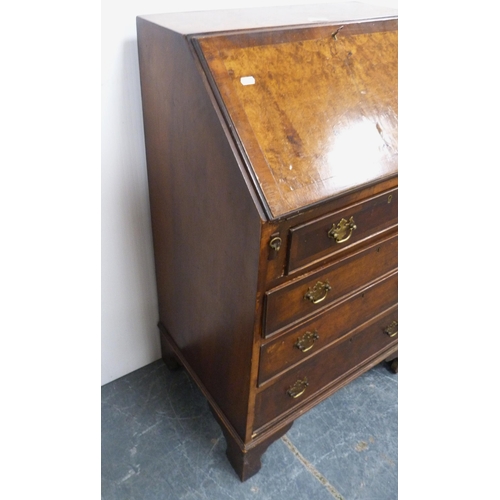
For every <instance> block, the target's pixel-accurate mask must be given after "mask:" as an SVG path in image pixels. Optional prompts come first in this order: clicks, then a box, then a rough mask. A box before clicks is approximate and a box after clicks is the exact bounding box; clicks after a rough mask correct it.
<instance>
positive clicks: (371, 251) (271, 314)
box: [264, 234, 398, 337]
mask: <svg viewBox="0 0 500 500" xmlns="http://www.w3.org/2000/svg"><path fill="white" fill-rule="evenodd" d="M397 266H398V240H397V234H394V235H391V236H389V237H387V238H385V239H383V240H379V241H378V242H377V243H375V244H374V245H373V246H370V247H368V248H365V249H363V250H361V251H359V252H356V253H355V254H353V255H350V256H348V257H346V258H344V259H342V260H340V261H338V262H335V263H334V264H332V265H330V266H328V267H325V268H323V269H321V270H319V271H317V272H314V273H310V274H308V275H306V276H304V277H302V278H300V279H298V280H294V281H291V282H288V283H285V284H283V285H280V286H279V287H276V288H274V289H272V290H269V291H268V292H266V300H265V316H264V336H265V337H269V336H271V335H272V334H274V333H277V332H278V331H280V330H282V329H283V328H289V327H291V326H292V325H293V323H295V322H298V321H303V320H305V319H307V318H309V317H312V316H313V315H316V314H318V313H320V312H322V311H323V310H324V309H325V308H326V307H328V306H329V305H331V304H333V302H335V301H336V300H338V299H341V298H342V297H343V296H345V295H348V294H350V293H353V292H355V291H356V290H358V289H361V288H363V287H364V286H365V285H367V284H369V283H370V282H373V281H375V280H377V279H378V278H380V276H382V275H384V274H388V273H390V272H391V271H394V270H396V269H397Z"/></svg>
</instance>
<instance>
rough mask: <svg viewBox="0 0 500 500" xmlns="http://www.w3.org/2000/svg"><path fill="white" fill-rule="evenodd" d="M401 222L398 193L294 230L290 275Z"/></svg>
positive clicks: (395, 190) (388, 192)
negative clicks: (399, 220)
mask: <svg viewBox="0 0 500 500" xmlns="http://www.w3.org/2000/svg"><path fill="white" fill-rule="evenodd" d="M397 222H398V190H397V189H393V190H391V191H387V192H385V193H383V194H381V195H379V196H375V197H373V198H370V199H369V200H366V201H364V202H362V203H358V204H356V205H352V206H350V207H349V208H346V209H343V210H340V211H338V212H334V213H332V214H328V215H327V216H324V217H321V218H320V219H316V220H314V221H311V222H307V223H306V224H302V225H300V226H297V227H294V228H292V229H290V255H289V259H288V272H289V273H290V272H293V271H296V270H299V269H302V268H304V267H305V266H307V265H309V264H312V263H313V262H316V261H318V260H320V259H323V258H325V257H330V256H333V255H335V254H337V253H340V252H342V251H343V250H345V249H347V248H352V247H354V246H355V245H357V244H359V243H361V242H362V241H365V240H367V239H369V238H371V237H373V236H374V235H376V234H377V233H380V232H381V231H384V230H385V229H387V228H389V227H391V226H395V225H396V224H397Z"/></svg>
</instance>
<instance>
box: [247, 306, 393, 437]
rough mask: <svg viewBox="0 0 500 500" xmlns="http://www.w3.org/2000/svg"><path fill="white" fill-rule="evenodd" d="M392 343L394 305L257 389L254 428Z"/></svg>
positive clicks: (302, 401)
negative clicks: (358, 329)
mask: <svg viewBox="0 0 500 500" xmlns="http://www.w3.org/2000/svg"><path fill="white" fill-rule="evenodd" d="M393 322H396V324H395V325H394V323H393ZM386 330H387V331H386ZM391 335H392V336H391ZM396 344H397V308H392V309H391V310H390V311H388V312H386V313H384V314H382V315H380V316H378V317H377V318H376V319H375V320H374V321H373V322H372V323H371V324H370V325H369V326H367V327H366V328H365V329H364V330H362V331H361V332H359V333H356V334H354V335H351V336H348V337H346V338H345V339H344V340H342V342H340V343H336V344H334V345H333V346H332V347H331V348H328V349H326V350H324V351H322V352H320V353H318V354H317V355H316V356H312V357H310V358H309V359H308V360H306V361H304V363H301V364H300V365H298V366H297V367H296V368H295V369H293V370H291V371H290V372H288V373H286V374H284V375H283V376H282V377H280V378H278V379H277V380H276V382H275V383H274V384H273V385H272V386H270V387H269V388H267V389H264V390H263V391H262V392H260V393H259V394H258V395H257V399H256V406H255V408H256V409H255V411H256V414H255V423H254V429H255V430H256V429H259V428H260V427H262V426H264V425H265V424H267V423H268V422H270V421H271V420H273V419H275V418H276V417H278V416H280V415H281V414H282V413H285V412H287V411H288V410H291V409H293V408H294V407H296V406H299V405H300V404H302V403H305V402H306V401H308V400H310V399H311V397H313V396H314V395H315V394H316V393H317V392H318V391H320V390H321V389H323V388H325V387H326V386H327V385H329V384H330V383H332V382H335V381H336V380H339V381H340V379H341V377H342V376H343V375H346V374H347V372H351V371H353V370H354V369H355V368H356V367H358V366H359V365H361V364H362V363H363V362H365V361H368V360H369V359H370V358H371V357H373V356H375V355H377V354H378V353H381V352H382V351H383V350H385V349H388V348H390V347H392V346H395V345H396Z"/></svg>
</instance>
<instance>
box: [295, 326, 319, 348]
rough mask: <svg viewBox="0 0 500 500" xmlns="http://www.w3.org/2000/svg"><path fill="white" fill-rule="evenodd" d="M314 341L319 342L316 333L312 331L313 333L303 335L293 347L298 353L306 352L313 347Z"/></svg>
mask: <svg viewBox="0 0 500 500" xmlns="http://www.w3.org/2000/svg"><path fill="white" fill-rule="evenodd" d="M316 340H319V335H318V332H317V331H316V330H314V332H306V333H304V335H302V337H300V338H299V339H297V342H295V344H293V345H294V347H296V348H297V349H299V350H300V351H302V352H307V351H309V350H310V349H312V348H313V347H314V343H315V342H316Z"/></svg>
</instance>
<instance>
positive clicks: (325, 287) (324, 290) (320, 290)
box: [304, 281, 332, 304]
mask: <svg viewBox="0 0 500 500" xmlns="http://www.w3.org/2000/svg"><path fill="white" fill-rule="evenodd" d="M331 289H332V287H331V286H330V283H328V281H326V282H325V283H323V282H322V281H318V282H317V283H316V284H315V285H314V286H313V287H312V288H309V289H308V290H307V293H306V294H305V295H304V299H307V300H310V301H311V302H312V303H313V304H318V303H319V302H321V301H323V300H325V299H326V296H327V295H328V292H329V291H330V290H331Z"/></svg>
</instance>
